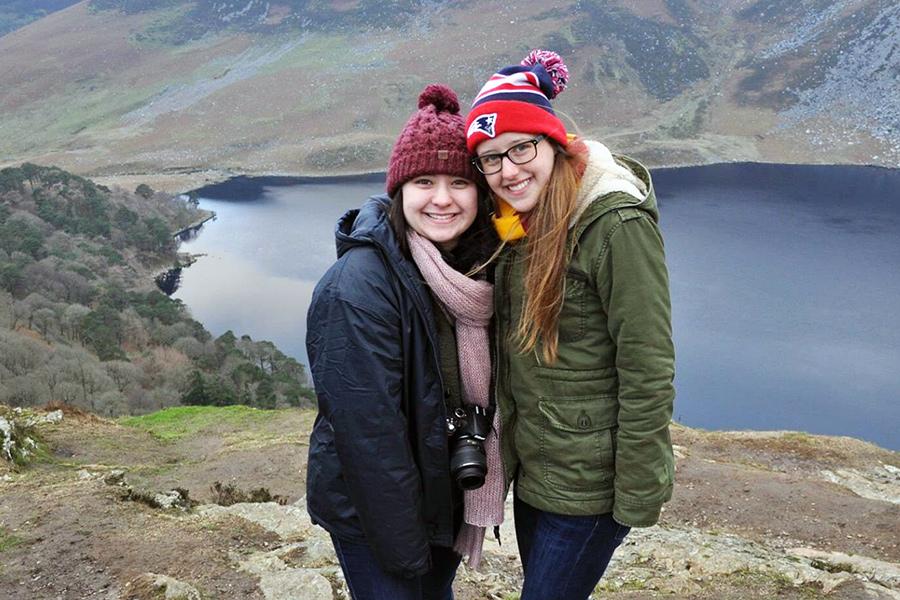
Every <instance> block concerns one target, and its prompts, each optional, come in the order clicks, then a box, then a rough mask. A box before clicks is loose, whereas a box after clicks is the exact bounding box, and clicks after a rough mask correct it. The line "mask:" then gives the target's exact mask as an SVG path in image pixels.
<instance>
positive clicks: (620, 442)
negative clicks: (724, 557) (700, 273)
mask: <svg viewBox="0 0 900 600" xmlns="http://www.w3.org/2000/svg"><path fill="white" fill-rule="evenodd" d="M567 78H568V70H567V69H566V66H565V64H564V63H563V61H562V59H561V58H560V57H559V55H557V54H555V53H552V52H547V51H543V50H535V51H533V52H532V53H530V54H529V56H528V57H526V59H525V60H524V61H523V62H522V63H521V64H520V65H515V66H511V67H506V68H504V69H501V70H500V71H498V72H497V73H496V74H494V76H492V77H491V79H490V80H489V81H488V82H487V83H486V84H485V85H484V87H483V88H482V89H481V91H480V92H479V94H478V96H477V97H476V99H475V102H474V103H473V106H472V110H471V112H470V113H469V115H468V118H467V120H466V129H467V147H468V149H469V152H470V154H472V156H473V159H472V162H473V164H474V165H475V167H476V168H477V169H478V170H479V171H481V172H482V173H483V174H484V176H485V178H486V180H487V183H488V185H489V187H490V190H491V192H492V195H493V197H494V201H495V204H496V213H495V217H494V223H495V227H496V228H497V232H498V234H499V236H500V239H501V240H503V242H504V247H503V249H502V251H501V253H500V256H499V258H498V261H497V268H496V271H495V294H494V301H495V314H496V325H497V332H496V333H497V343H498V361H497V363H498V364H497V369H496V378H497V379H496V395H497V405H498V409H499V411H500V419H501V422H502V427H503V434H502V435H501V439H502V440H503V443H502V444H503V448H502V452H503V462H504V465H505V468H506V478H507V482H514V490H515V491H514V493H515V521H516V535H517V539H518V544H519V551H520V553H521V558H522V564H523V568H524V572H525V583H524V588H523V590H522V596H521V600H536V599H541V600H548V599H553V598H559V599H560V600H562V599H565V600H573V599H578V598H587V597H588V596H589V595H590V593H591V591H592V590H593V588H594V587H595V586H596V584H597V582H598V581H599V580H600V577H601V576H602V574H603V571H604V570H605V569H606V566H607V565H608V563H609V560H610V558H611V556H612V554H613V552H614V551H615V549H616V548H617V547H618V546H619V544H621V542H622V541H623V540H624V538H625V536H626V535H627V533H628V532H629V530H630V528H631V527H647V526H650V525H653V524H655V523H656V522H657V520H658V519H659V514H660V510H661V507H662V504H663V503H664V502H666V501H667V500H668V499H669V498H670V497H671V494H672V483H673V475H674V463H673V456H672V445H671V440H670V438H669V423H670V421H671V417H672V402H673V399H674V395H675V394H674V388H673V385H672V380H673V376H674V350H673V346H672V335H671V311H670V305H669V283H668V274H667V271H666V265H665V256H664V252H663V241H662V236H661V235H660V231H659V227H658V224H657V222H658V217H659V213H658V210H657V205H656V197H655V195H654V191H653V183H652V181H651V179H650V174H649V172H648V171H647V169H646V168H645V167H643V166H642V165H641V164H639V163H638V162H636V161H633V160H630V159H628V158H625V157H621V156H614V155H612V154H611V153H610V151H609V150H608V149H607V148H606V147H605V146H604V145H603V144H600V143H599V142H593V141H586V140H582V139H580V138H578V137H575V136H571V135H568V134H567V133H566V129H565V126H564V125H563V123H562V122H561V121H560V120H559V118H558V117H557V116H556V114H555V113H554V111H553V109H552V107H551V105H550V102H549V100H550V99H552V98H554V97H555V96H556V95H557V94H558V93H559V92H561V91H562V90H563V89H564V88H565V85H566V81H567Z"/></svg>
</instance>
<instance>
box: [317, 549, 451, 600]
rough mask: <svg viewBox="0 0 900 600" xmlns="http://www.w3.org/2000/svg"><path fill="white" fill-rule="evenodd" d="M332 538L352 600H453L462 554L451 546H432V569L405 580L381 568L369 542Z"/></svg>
mask: <svg viewBox="0 0 900 600" xmlns="http://www.w3.org/2000/svg"><path fill="white" fill-rule="evenodd" d="M331 541H332V543H333V544H334V551H335V553H336V554H337V557H338V560H339V561H340V563H341V570H342V571H343V572H344V579H346V580H347V587H348V588H350V595H351V596H352V597H353V600H453V587H452V586H453V578H454V577H456V568H457V567H458V566H459V561H460V556H459V554H457V553H456V552H454V551H453V549H452V548H442V547H440V546H431V570H430V571H428V572H427V573H425V574H424V575H422V576H421V577H414V578H411V579H406V578H403V577H399V576H397V575H391V574H390V573H386V572H385V571H384V570H382V569H381V567H380V566H378V562H377V561H376V560H375V555H374V554H373V553H372V549H371V548H369V545H368V544H360V543H356V542H348V541H347V540H341V539H338V538H336V537H335V536H331Z"/></svg>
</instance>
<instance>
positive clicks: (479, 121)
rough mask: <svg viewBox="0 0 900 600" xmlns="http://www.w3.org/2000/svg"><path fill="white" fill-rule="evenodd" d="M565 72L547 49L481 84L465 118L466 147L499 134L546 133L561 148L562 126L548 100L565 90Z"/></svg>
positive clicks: (559, 59) (475, 145)
mask: <svg viewBox="0 0 900 600" xmlns="http://www.w3.org/2000/svg"><path fill="white" fill-rule="evenodd" d="M568 80H569V69H568V68H567V67H566V64H565V63H564V62H563V59H562V57H560V55H559V54H557V53H556V52H550V51H549V50H532V51H531V52H530V53H529V54H528V56H526V57H525V60H523V61H522V62H521V64H518V65H512V66H510V67H504V68H502V69H500V70H499V71H497V72H496V73H494V75H493V76H492V77H491V78H490V79H489V80H488V82H487V83H485V84H484V87H482V88H481V91H480V92H478V95H477V96H476V97H475V101H474V102H473V103H472V110H471V112H469V116H468V118H467V119H466V146H467V147H468V149H469V152H471V153H472V154H474V153H475V148H477V147H478V144H480V143H481V142H483V141H485V140H489V139H491V138H495V137H497V136H498V135H500V134H502V133H506V132H508V131H515V132H517V133H531V134H535V135H539V134H542V133H543V134H546V135H547V136H548V137H550V138H551V139H553V140H555V141H556V142H558V143H559V144H560V145H562V146H565V145H566V144H567V143H568V142H567V140H566V127H565V125H563V123H562V121H560V120H559V117H557V116H556V113H554V112H553V107H551V106H550V100H552V99H553V98H556V96H557V95H558V94H559V93H560V92H562V91H563V90H564V89H566V84H567V82H568Z"/></svg>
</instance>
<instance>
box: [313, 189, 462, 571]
mask: <svg viewBox="0 0 900 600" xmlns="http://www.w3.org/2000/svg"><path fill="white" fill-rule="evenodd" d="M389 202H390V200H389V199H388V198H387V197H386V196H375V197H372V198H370V199H369V200H368V201H367V202H366V203H365V204H364V205H363V207H362V208H361V209H359V210H351V211H349V212H348V213H347V214H345V215H344V216H343V217H342V218H341V220H340V221H339V222H338V225H337V228H336V233H335V235H336V238H337V253H338V260H337V262H336V263H335V264H334V265H333V266H332V267H331V268H330V269H329V270H328V271H327V272H326V273H325V275H324V276H323V277H322V279H321V280H320V281H319V283H318V285H317V286H316V289H315V291H314V292H313V297H312V303H311V305H310V308H309V314H308V316H307V337H306V347H307V352H308V354H309V362H310V370H311V372H312V377H313V381H314V382H315V387H316V395H317V396H318V405H319V414H318V416H317V417H316V422H315V426H314V428H313V432H312V435H311V438H310V445H309V464H308V472H307V482H306V486H307V496H306V498H307V506H308V509H309V514H310V517H311V518H312V520H313V522H314V523H317V524H319V525H321V526H322V527H324V528H325V529H326V530H328V531H329V532H330V533H332V534H333V535H335V536H337V537H339V538H342V539H348V540H353V541H357V542H365V543H368V544H369V546H370V547H371V548H372V550H373V552H374V553H375V556H376V557H377V558H378V560H379V563H380V565H381V567H382V568H383V569H384V570H385V571H387V572H390V573H394V574H399V575H402V576H406V577H412V576H415V575H421V574H423V573H425V572H426V571H427V570H428V569H429V567H430V564H431V557H430V552H429V548H428V546H429V544H432V545H437V546H448V547H449V546H452V544H453V514H452V512H453V509H452V493H453V491H452V484H451V480H450V475H449V467H448V465H449V458H448V449H447V447H448V444H447V434H446V425H445V418H446V409H445V407H444V401H443V386H442V383H441V375H440V363H439V356H438V348H439V346H438V340H437V329H436V326H435V324H434V323H435V321H434V316H433V312H432V304H431V297H430V294H429V292H428V290H427V288H426V287H425V285H424V284H423V282H422V279H421V276H420V275H419V272H418V270H417V269H416V266H415V264H414V263H413V262H412V261H411V260H408V259H406V258H405V257H404V256H403V254H402V252H401V251H400V248H399V246H398V245H397V240H396V237H395V235H394V233H393V230H392V229H391V227H390V224H389V222H388V219H387V213H386V208H387V206H388V204H389Z"/></svg>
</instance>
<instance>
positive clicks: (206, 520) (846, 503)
mask: <svg viewBox="0 0 900 600" xmlns="http://www.w3.org/2000/svg"><path fill="white" fill-rule="evenodd" d="M312 418H313V414H312V413H311V412H308V411H306V412H304V411H296V410H294V411H278V412H277V413H271V414H270V415H269V416H266V417H265V418H260V419H256V418H254V419H252V420H250V421H247V422H242V421H235V420H233V419H232V420H226V419H223V420H221V421H216V420H213V421H211V422H209V423H207V424H205V425H203V426H202V427H200V428H198V429H196V430H191V431H190V433H187V434H185V435H181V436H180V437H179V436H175V437H173V438H172V439H169V440H168V441H165V440H162V439H160V438H159V437H156V436H154V435H151V434H150V433H148V432H147V431H144V430H142V429H139V428H134V427H125V426H121V425H117V424H115V423H112V422H108V421H104V420H99V419H94V418H87V417H79V416H75V415H69V416H66V417H65V418H64V419H63V421H62V422H60V423H58V424H53V425H46V426H43V427H42V434H43V436H44V438H45V440H46V441H47V442H48V444H49V447H50V449H51V452H52V455H53V458H52V460H49V461H45V462H42V463H40V464H37V465H34V466H32V467H30V468H29V469H27V470H25V471H22V472H19V473H16V472H11V471H9V470H8V469H7V472H6V473H3V472H0V559H2V561H0V565H2V566H0V598H9V599H19V598H21V599H28V600H32V599H44V598H62V599H70V598H71V599H76V598H78V599H80V598H109V599H114V598H134V599H141V600H149V599H150V598H155V597H157V596H154V595H153V594H154V593H155V592H154V591H153V590H154V589H155V587H154V586H155V584H154V583H153V581H154V579H153V577H156V575H160V576H168V577H171V578H173V581H174V580H177V581H179V582H182V583H183V584H186V586H188V587H186V588H185V589H186V590H187V591H185V592H184V593H183V595H182V597H184V598H194V597H196V598H197V599H198V600H208V599H213V598H216V599H217V598H222V599H226V598H227V599H232V598H249V599H263V598H265V599H267V600H281V599H282V598H284V599H287V598H319V597H322V598H340V597H342V596H344V595H345V594H346V592H345V590H344V588H343V584H342V581H341V578H340V575H339V569H338V568H337V566H336V564H335V562H334V557H333V553H332V552H331V548H330V544H329V543H328V540H327V537H326V536H325V535H324V532H322V531H321V530H320V529H319V528H317V527H313V526H312V525H311V524H309V522H308V518H307V517H306V516H305V512H304V511H303V502H302V500H303V493H304V477H305V465H306V452H307V436H308V432H309V430H310V427H311V424H312ZM674 439H675V443H676V444H677V449H678V454H679V458H678V475H677V479H678V483H677V488H676V493H675V498H674V499H673V501H672V502H671V503H670V504H669V505H667V507H666V510H665V512H664V515H663V520H662V523H661V525H660V526H659V527H655V528H651V529H648V530H641V531H635V532H634V533H633V534H632V535H631V536H629V539H628V540H627V542H626V544H625V545H623V547H622V548H621V549H620V551H619V552H618V553H617V555H616V557H615V559H614V562H613V564H612V565H611V567H610V570H609V572H608V574H607V576H606V577H604V580H603V581H602V582H601V585H600V587H599V588H598V592H597V594H596V597H597V598H600V597H602V598H613V599H618V598H623V599H624V598H629V599H631V598H655V597H663V596H664V597H666V598H674V599H677V598H684V599H687V598H709V599H713V598H715V599H726V600H727V599H734V600H737V599H744V598H774V597H778V598H797V599H801V598H803V599H806V598H819V597H822V598H836V599H847V600H849V599H856V598H877V599H881V598H884V599H888V598H894V599H896V598H900V564H898V563H900V456H898V454H897V453H894V452H888V451H885V450H882V449H879V448H877V447H875V446H872V445H869V444H865V443H862V442H859V441H856V440H850V439H846V438H824V437H818V436H809V435H804V434H762V433H709V432H701V431H696V430H689V429H684V428H680V427H678V428H676V429H675V431H674ZM115 470H123V471H124V482H125V483H126V484H127V486H129V487H131V488H132V489H134V490H136V491H144V492H149V493H151V494H152V493H155V492H160V491H166V490H169V489H172V488H176V487H179V488H184V489H185V490H187V493H188V495H189V496H190V498H192V499H194V500H196V501H198V502H200V503H201V506H198V507H195V508H194V509H192V510H190V511H186V512H182V511H179V510H177V509H169V510H160V509H155V508H151V507H149V506H147V505H145V504H142V503H140V502H134V501H126V500H123V498H124V497H125V495H126V494H127V492H126V488H125V486H123V485H122V484H121V483H119V484H115V483H114V484H110V483H107V482H105V481H104V480H105V479H108V476H109V475H110V473H112V472H113V471H115ZM215 481H219V482H222V483H234V484H236V485H237V486H238V487H239V488H241V489H243V490H250V489H254V488H258V487H265V488H267V489H268V490H269V491H270V492H271V493H272V494H277V495H280V496H282V497H283V498H284V502H285V504H284V505H278V504H274V503H268V504H255V505H254V504H238V505H234V506H231V507H228V508H222V507H218V506H216V505H212V504H210V502H211V501H212V498H213V492H212V491H211V489H210V488H211V485H212V484H213V482H215ZM503 540H504V543H503V546H502V547H498V546H497V545H496V543H495V542H493V541H491V542H488V545H487V547H486V551H487V552H486V556H487V561H486V562H487V564H486V567H485V569H484V571H483V572H482V573H474V572H470V571H468V570H466V569H461V571H460V574H459V577H458V578H457V586H456V589H457V598H459V599H461V600H475V599H481V598H485V599H489V598H490V599H503V600H507V599H514V598H516V595H515V594H516V592H517V590H518V586H519V585H520V569H519V563H518V558H517V556H516V553H515V543H514V530H513V528H512V526H511V523H507V524H506V525H505V526H504V533H503ZM147 574H156V575H153V576H150V575H147ZM157 580H158V581H162V579H161V578H157ZM170 584H171V585H170V587H169V589H170V591H171V590H173V589H175V588H174V586H175V583H171V582H170ZM160 585H163V584H160ZM191 594H196V596H192V595H191Z"/></svg>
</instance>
